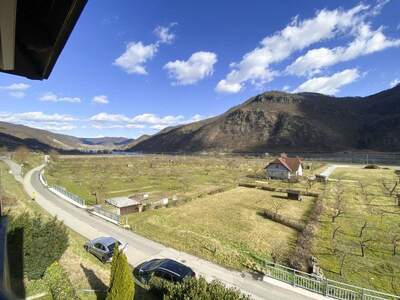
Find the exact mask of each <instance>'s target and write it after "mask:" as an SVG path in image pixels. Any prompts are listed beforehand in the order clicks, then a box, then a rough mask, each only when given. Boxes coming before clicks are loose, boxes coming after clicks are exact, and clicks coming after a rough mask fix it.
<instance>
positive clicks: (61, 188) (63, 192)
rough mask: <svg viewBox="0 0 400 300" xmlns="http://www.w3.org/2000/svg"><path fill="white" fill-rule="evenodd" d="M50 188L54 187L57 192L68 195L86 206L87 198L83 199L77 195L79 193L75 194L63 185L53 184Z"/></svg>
mask: <svg viewBox="0 0 400 300" xmlns="http://www.w3.org/2000/svg"><path fill="white" fill-rule="evenodd" d="M50 188H53V189H54V190H56V191H57V192H59V193H61V194H63V195H65V196H66V197H68V198H69V199H71V200H72V201H74V202H76V203H78V204H79V205H82V206H85V200H84V199H82V198H81V197H79V196H77V195H75V194H73V193H71V192H68V191H67V190H66V189H65V188H63V187H61V186H58V185H56V184H53V185H51V186H50Z"/></svg>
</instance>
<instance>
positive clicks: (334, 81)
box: [294, 69, 360, 95]
mask: <svg viewBox="0 0 400 300" xmlns="http://www.w3.org/2000/svg"><path fill="white" fill-rule="evenodd" d="M359 77H360V74H359V72H358V70H357V69H346V70H344V71H342V72H338V73H335V74H333V75H332V76H323V77H315V78H312V79H309V80H307V81H306V82H304V83H302V84H301V85H300V86H299V87H297V89H295V90H294V93H299V92H314V93H321V94H327V95H334V94H336V93H337V92H338V91H339V89H340V87H342V86H344V85H347V84H349V83H352V82H353V81H355V80H357V78H359Z"/></svg>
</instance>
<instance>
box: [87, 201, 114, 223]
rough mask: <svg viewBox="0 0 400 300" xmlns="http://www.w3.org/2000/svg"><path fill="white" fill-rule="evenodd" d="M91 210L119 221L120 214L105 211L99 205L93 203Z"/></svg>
mask: <svg viewBox="0 0 400 300" xmlns="http://www.w3.org/2000/svg"><path fill="white" fill-rule="evenodd" d="M93 210H94V211H95V212H96V213H98V214H100V215H103V216H105V217H107V218H109V219H112V220H114V221H116V222H117V223H120V215H118V214H115V213H112V212H110V211H107V210H105V209H103V208H101V206H100V205H93Z"/></svg>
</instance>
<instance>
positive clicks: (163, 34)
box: [154, 23, 177, 44]
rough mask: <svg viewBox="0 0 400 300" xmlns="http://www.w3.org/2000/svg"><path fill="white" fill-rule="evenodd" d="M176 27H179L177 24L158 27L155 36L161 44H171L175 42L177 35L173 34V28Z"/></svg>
mask: <svg viewBox="0 0 400 300" xmlns="http://www.w3.org/2000/svg"><path fill="white" fill-rule="evenodd" d="M175 25H177V23H171V24H170V25H169V26H167V27H164V26H157V27H156V28H155V29H154V34H155V35H156V36H157V38H158V42H159V43H164V44H171V43H172V42H173V41H174V40H175V38H176V35H175V33H173V32H171V28H172V27H173V26H175Z"/></svg>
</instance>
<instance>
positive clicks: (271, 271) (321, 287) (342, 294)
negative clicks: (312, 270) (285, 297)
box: [264, 262, 400, 300]
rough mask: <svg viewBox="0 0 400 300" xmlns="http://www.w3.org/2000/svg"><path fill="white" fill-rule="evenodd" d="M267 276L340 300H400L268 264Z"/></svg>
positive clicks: (266, 265)
mask: <svg viewBox="0 0 400 300" xmlns="http://www.w3.org/2000/svg"><path fill="white" fill-rule="evenodd" d="M264 269H265V276H267V277H271V278H274V279H277V280H280V281H283V282H286V283H288V284H291V285H293V286H296V287H301V288H303V289H306V290H309V291H312V292H314V293H317V294H321V295H324V296H327V297H330V298H333V299H340V300H400V295H398V296H396V295H392V294H386V293H381V292H377V291H373V290H369V289H364V288H361V287H358V286H354V285H350V284H345V283H342V282H338V281H334V280H330V279H325V278H320V277H317V276H313V275H310V274H308V273H304V272H301V271H298V270H295V269H291V268H288V267H285V266H282V265H279V264H274V263H270V262H266V263H265V266H264Z"/></svg>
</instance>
